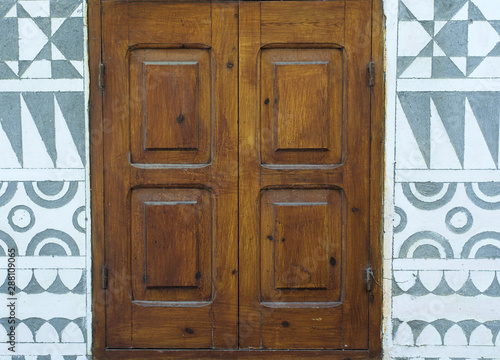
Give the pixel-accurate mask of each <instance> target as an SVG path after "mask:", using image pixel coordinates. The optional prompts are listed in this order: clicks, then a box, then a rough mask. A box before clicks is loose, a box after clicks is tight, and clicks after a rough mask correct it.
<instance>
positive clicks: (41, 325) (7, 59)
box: [0, 0, 500, 360]
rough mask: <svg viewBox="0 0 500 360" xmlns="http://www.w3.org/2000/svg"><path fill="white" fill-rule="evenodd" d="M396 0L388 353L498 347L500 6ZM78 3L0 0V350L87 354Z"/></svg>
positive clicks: (494, 351)
mask: <svg viewBox="0 0 500 360" xmlns="http://www.w3.org/2000/svg"><path fill="white" fill-rule="evenodd" d="M398 1H399V3H398V6H397V9H398V12H399V14H398V17H399V22H398V25H397V30H398V40H397V64H396V60H395V61H394V64H393V63H391V62H389V63H388V64H387V66H388V68H391V67H395V68H396V71H397V81H396V85H397V89H396V91H397V93H396V103H395V107H396V110H395V112H396V136H395V144H396V151H395V153H396V155H395V156H396V163H395V173H394V178H395V184H394V194H393V197H394V202H395V211H394V213H393V214H392V215H391V217H394V236H393V241H392V242H391V241H390V239H388V241H387V242H388V243H390V244H391V246H390V247H389V248H390V249H392V250H391V251H392V254H390V251H389V253H386V254H385V255H384V257H385V258H389V259H390V261H391V265H392V273H391V275H390V277H391V279H392V302H391V309H392V310H391V322H390V323H391V327H390V328H391V329H392V335H391V336H390V339H389V341H386V344H385V352H386V357H387V358H392V359H412V360H413V359H428V360H430V359H444V360H447V359H454V360H462V359H479V358H482V359H493V358H497V359H500V221H499V218H498V214H499V210H500V170H499V161H500V159H499V153H500V149H499V137H500V136H499V131H500V130H499V121H500V6H499V4H498V0H386V1H385V2H386V3H393V2H398ZM84 13H85V4H84V3H83V4H82V0H0V34H2V35H1V36H0V294H2V295H1V296H0V299H1V300H0V301H4V302H6V298H7V292H8V289H7V282H6V281H7V270H6V269H7V257H6V252H7V249H8V248H15V249H16V250H17V252H18V255H19V256H18V259H17V265H18V271H17V286H18V291H17V294H16V297H17V299H18V307H17V314H16V320H17V322H18V327H17V337H18V339H17V340H18V345H17V349H16V353H15V354H12V353H10V352H9V351H8V350H7V346H6V344H4V345H1V344H0V360H7V359H8V360H21V359H23V360H35V359H36V360H50V359H57V360H82V359H86V358H87V356H86V355H87V354H89V349H90V342H91V341H90V340H91V339H90V326H89V322H90V317H89V311H90V303H89V296H88V294H89V292H90V279H89V276H88V275H89V271H90V251H89V249H90V248H89V233H88V231H87V226H86V224H87V218H88V214H89V204H88V182H87V175H88V174H87V171H86V169H87V168H86V166H87V164H88V161H87V152H86V143H87V140H86V138H88V134H87V133H86V131H85V129H86V102H85V101H86V100H85V81H84V80H85V77H86V73H85V71H86V70H85V64H86V62H85V48H86V45H85V42H84V39H85V30H84V29H85V28H84V20H83V19H84ZM394 45H395V44H394ZM388 46H391V44H388ZM391 120H392V119H388V123H391ZM389 140H390V139H388V144H390V141H389ZM389 146H392V145H389ZM389 196H390V195H389ZM387 220H391V219H387ZM386 240H387V239H386ZM2 259H3V260H2ZM387 301H389V300H387ZM2 304H3V302H1V303H0V306H1V307H3V305H2ZM5 314H7V313H0V324H1V325H2V326H0V338H1V341H2V342H5V339H6V334H7V325H8V324H7V318H6V316H5Z"/></svg>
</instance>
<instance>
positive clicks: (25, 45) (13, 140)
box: [0, 0, 85, 169]
mask: <svg viewBox="0 0 500 360" xmlns="http://www.w3.org/2000/svg"><path fill="white" fill-rule="evenodd" d="M83 5H84V4H83V3H82V1H81V0H64V1H48V0H29V1H22V0H20V1H16V0H2V1H1V2H0V33H1V34H2V36H1V37H0V153H1V154H2V157H1V159H0V169H1V168H7V169H17V168H83V167H84V166H85V99H84V93H83V75H84V50H85V47H84V44H83V41H84V35H83V30H84V27H83Z"/></svg>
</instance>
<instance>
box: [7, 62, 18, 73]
mask: <svg viewBox="0 0 500 360" xmlns="http://www.w3.org/2000/svg"><path fill="white" fill-rule="evenodd" d="M5 65H7V66H8V67H9V68H10V69H11V70H12V72H13V73H14V74H15V75H16V76H17V74H18V73H19V62H18V61H6V62H5Z"/></svg>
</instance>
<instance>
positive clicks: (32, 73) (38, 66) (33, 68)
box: [22, 60, 51, 79]
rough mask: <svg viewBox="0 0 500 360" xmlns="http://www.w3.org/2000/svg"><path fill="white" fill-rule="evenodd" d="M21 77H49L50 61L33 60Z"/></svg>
mask: <svg viewBox="0 0 500 360" xmlns="http://www.w3.org/2000/svg"><path fill="white" fill-rule="evenodd" d="M22 77H23V78H27V79H30V78H31V79H41V78H50V77H51V70H50V61H48V60H40V61H33V62H32V63H31V64H30V66H29V67H28V68H27V69H26V71H24V73H23V75H22Z"/></svg>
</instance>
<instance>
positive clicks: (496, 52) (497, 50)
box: [487, 42, 500, 56]
mask: <svg viewBox="0 0 500 360" xmlns="http://www.w3.org/2000/svg"><path fill="white" fill-rule="evenodd" d="M487 56H500V42H499V43H498V44H496V45H495V47H494V48H493V50H491V51H490V52H489V54H488V55H487Z"/></svg>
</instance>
